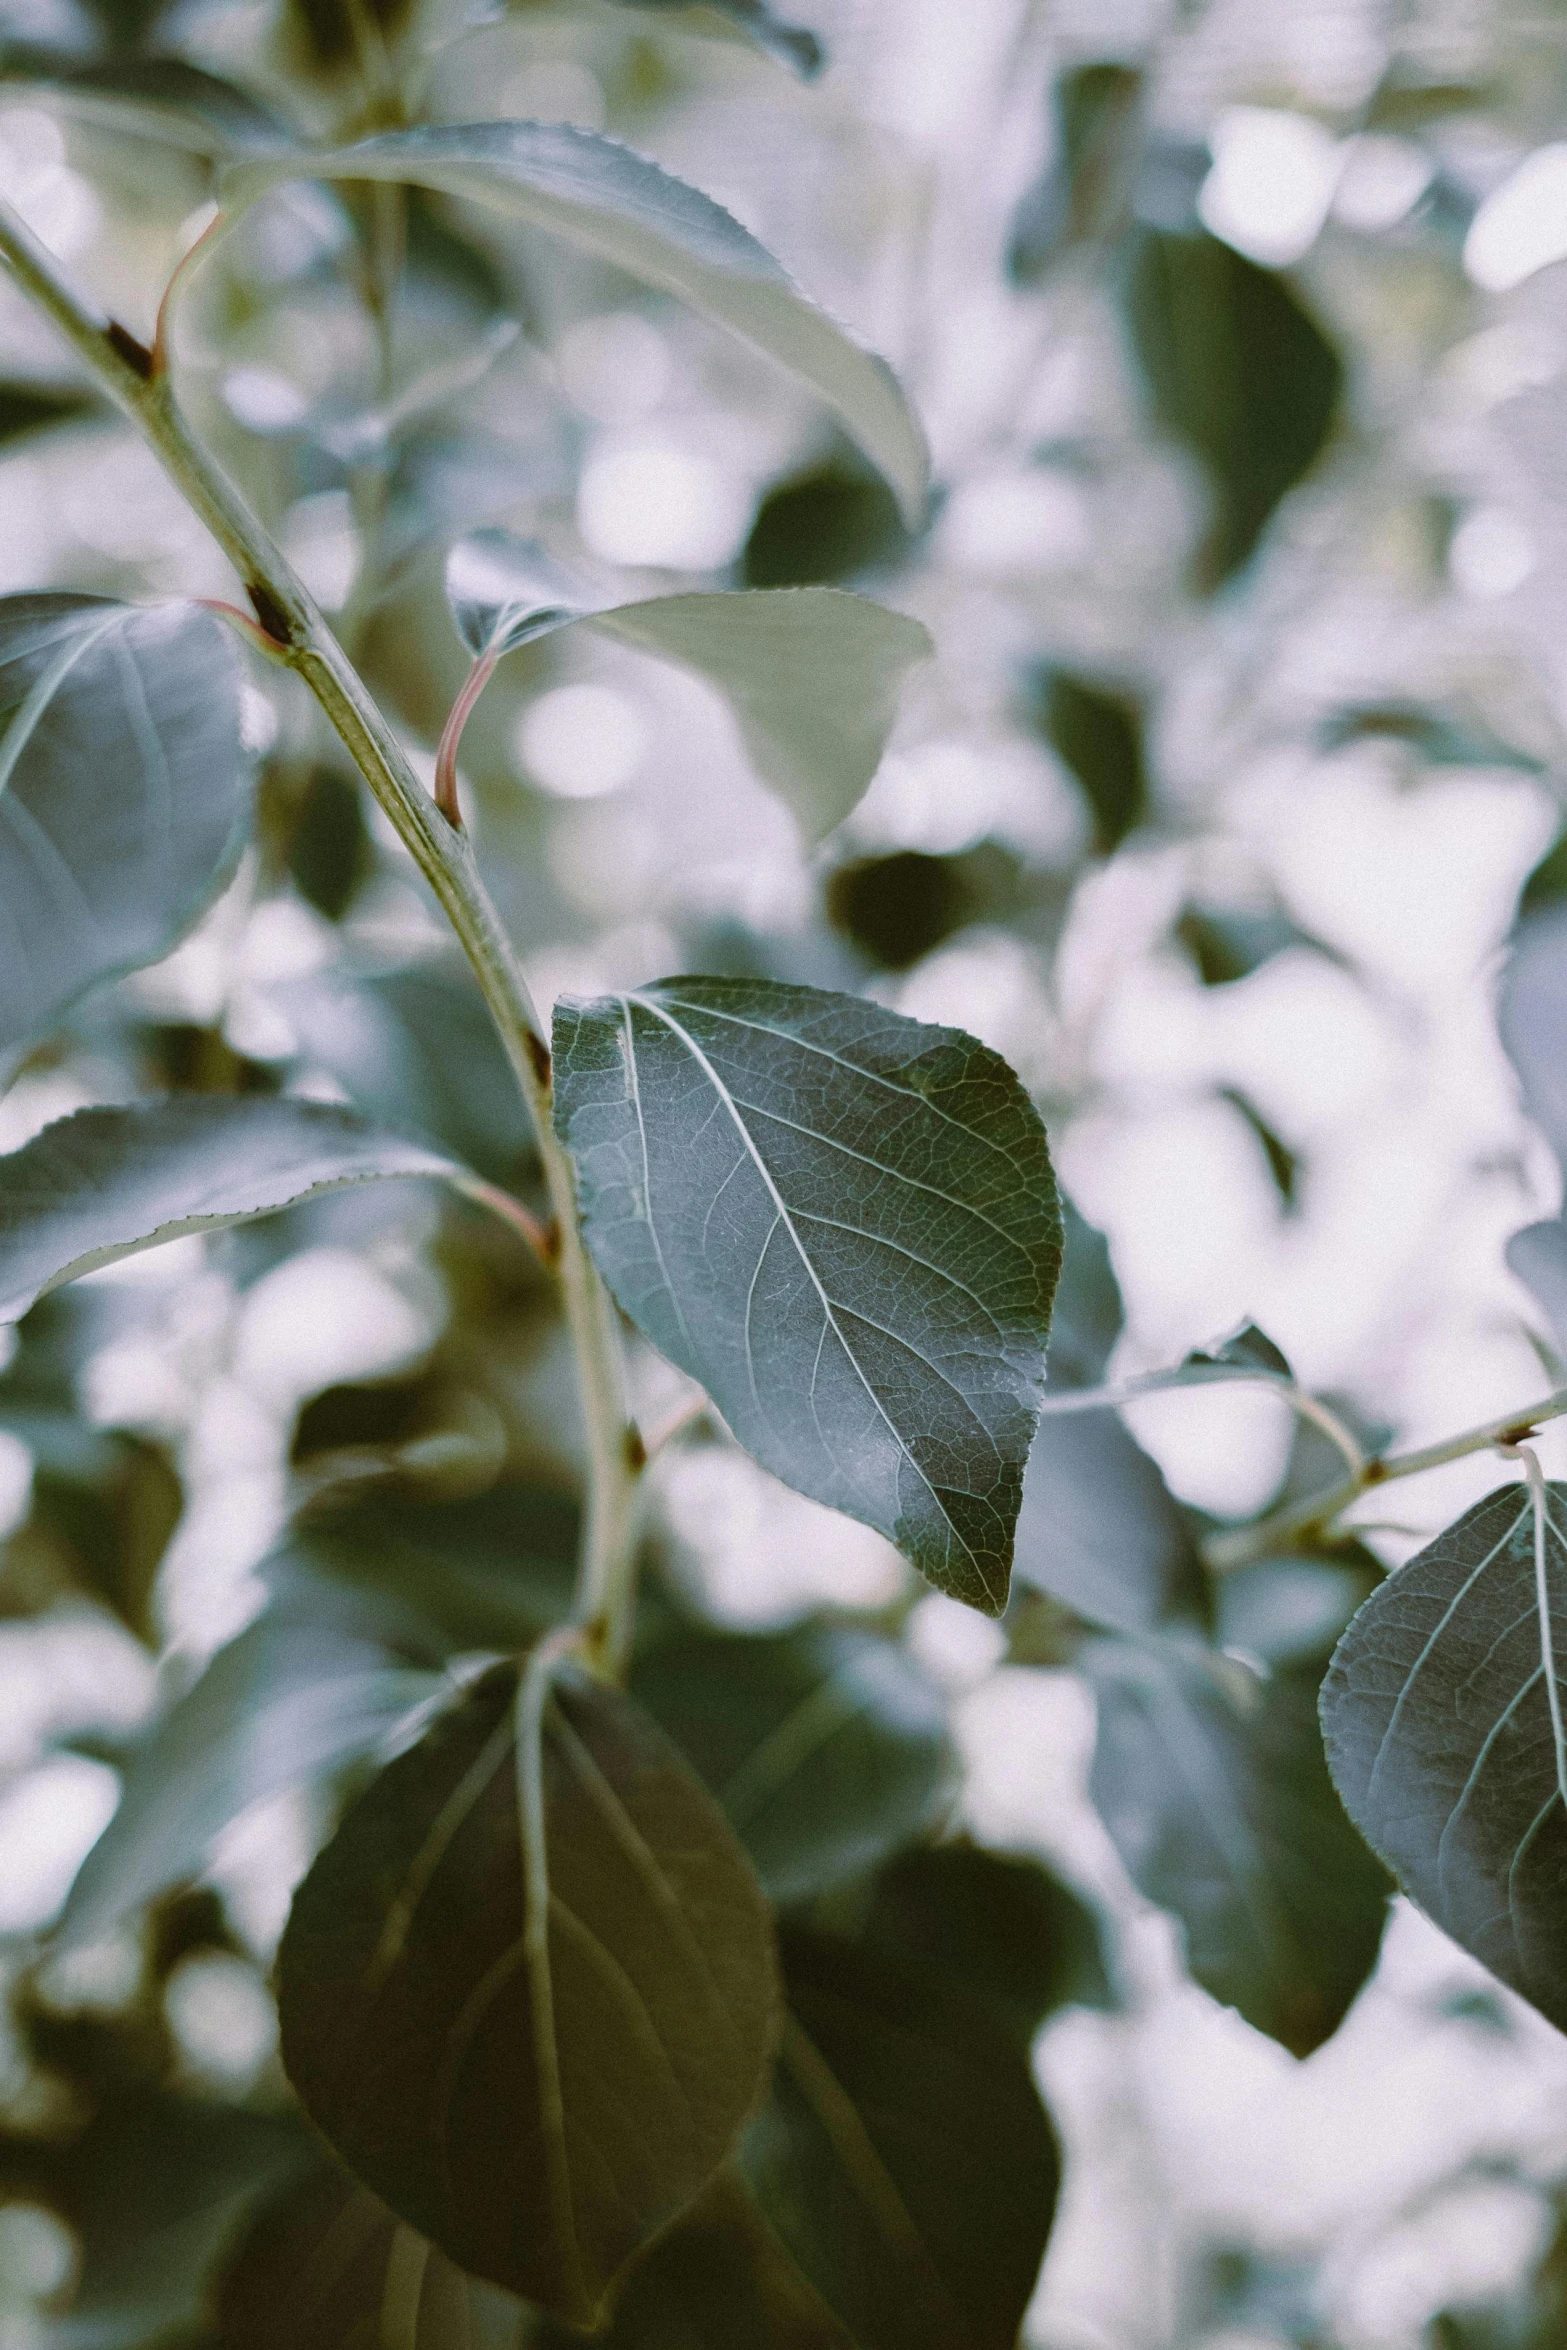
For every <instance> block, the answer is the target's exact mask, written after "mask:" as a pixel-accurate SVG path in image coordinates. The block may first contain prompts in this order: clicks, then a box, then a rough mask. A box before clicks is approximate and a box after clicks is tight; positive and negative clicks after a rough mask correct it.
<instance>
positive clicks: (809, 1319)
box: [555, 979, 1061, 1615]
mask: <svg viewBox="0 0 1567 2350" xmlns="http://www.w3.org/2000/svg"><path fill="white" fill-rule="evenodd" d="M555 1065H556V1080H555V1112H556V1122H557V1126H558V1128H559V1132H560V1135H561V1139H562V1140H563V1141H564V1142H565V1143H566V1145H567V1147H568V1148H569V1150H570V1151H571V1154H572V1157H573V1159H574V1160H575V1162H576V1166H577V1172H578V1177H579V1183H580V1190H581V1199H582V1209H583V1217H584V1224H585V1230H586V1233H587V1238H588V1243H589V1246H590V1247H591V1249H592V1250H593V1253H594V1256H595V1257H596V1259H597V1261H598V1263H599V1266H600V1268H601V1270H602V1271H603V1273H604V1276H605V1278H606V1280H607V1281H608V1282H609V1285H610V1287H611V1289H612V1290H613V1291H614V1293H615V1295H616V1297H617V1298H618V1299H619V1301H620V1303H621V1305H622V1306H623V1307H624V1308H625V1310H626V1312H627V1313H628V1314H629V1315H630V1316H631V1318H632V1320H633V1321H635V1322H636V1323H637V1325H638V1327H639V1328H640V1329H642V1330H643V1331H644V1332H645V1333H646V1335H647V1336H648V1337H649V1338H650V1339H652V1341H653V1343H654V1345H655V1346H658V1347H660V1348H661V1349H662V1351H663V1352H664V1353H665V1354H666V1355H668V1356H669V1357H670V1359H671V1360H672V1361H674V1362H676V1363H678V1364H679V1365H680V1367H681V1369H682V1370H684V1371H688V1372H689V1373H690V1374H691V1376H692V1377H693V1378H694V1379H699V1380H700V1381H701V1382H702V1384H703V1385H704V1386H705V1387H706V1388H707V1391H708V1393H709V1394H710V1395H711V1396H712V1398H713V1401H714V1403H715V1404H716V1405H717V1406H718V1409H719V1410H720V1411H721V1412H722V1413H723V1415H724V1417H725V1419H726V1420H727V1421H728V1423H729V1425H730V1427H731V1428H732V1429H733V1430H734V1433H735V1435H736V1436H737V1437H738V1438H739V1440H740V1442H741V1443H742V1444H744V1445H745V1446H746V1447H747V1448H748V1450H750V1451H751V1452H752V1453H754V1454H755V1456H756V1458H757V1459H758V1460H759V1461H761V1463H762V1464H763V1466H764V1467H765V1468H769V1469H771V1470H772V1471H773V1472H774V1473H775V1474H776V1475H777V1476H780V1477H782V1478H783V1479H784V1480H785V1482H786V1483H788V1484H790V1485H793V1486H795V1487H797V1488H798V1490H799V1491H801V1492H802V1493H807V1494H809V1495H811V1496H812V1498H813V1499H815V1500H817V1501H824V1502H827V1503H829V1504H830V1505H831V1506H832V1507H834V1508H837V1509H841V1510H844V1511H845V1512H847V1514H848V1515H849V1516H850V1517H855V1518H860V1519H863V1520H864V1522H865V1523H866V1524H867V1525H871V1526H875V1527H877V1528H879V1529H880V1531H881V1532H882V1533H884V1534H886V1535H887V1536H889V1537H890V1539H891V1540H892V1541H894V1542H896V1543H897V1544H898V1546H899V1547H900V1549H902V1550H903V1551H904V1553H905V1554H906V1556H907V1557H909V1558H910V1559H911V1560H912V1561H913V1563H914V1565H915V1566H917V1567H918V1568H919V1569H920V1571H921V1573H922V1574H924V1575H926V1576H928V1577H929V1579H930V1580H931V1581H932V1582H933V1583H935V1584H937V1585H938V1586H939V1587H940V1588H941V1589H942V1590H945V1591H948V1592H951V1593H952V1594H953V1595H954V1596H955V1597H957V1598H959V1599H962V1600H966V1601H967V1602H968V1603H969V1604H970V1605H971V1606H974V1607H979V1608H983V1609H984V1610H985V1611H986V1612H987V1613H989V1614H992V1615H995V1614H999V1613H1000V1611H1001V1609H1002V1608H1003V1607H1004V1606H1005V1605H1006V1597H1007V1584H1008V1577H1009V1574H1010V1570H1011V1563H1012V1531H1013V1526H1014V1524H1015V1522H1016V1518H1017V1511H1018V1502H1019V1497H1020V1494H1021V1490H1022V1476H1023V1463H1024V1460H1025V1459H1026V1457H1027V1453H1028V1447H1029V1442H1030V1439H1031V1438H1032V1436H1033V1433H1034V1427H1035V1422H1036V1417H1037V1411H1038V1394H1039V1384H1040V1380H1041V1377H1042V1374H1043V1370H1044V1350H1045V1341H1046V1339H1047V1337H1048V1334H1049V1328H1050V1305H1051V1299H1052V1297H1053V1295H1054V1292H1055V1285H1056V1276H1057V1272H1058V1270H1059V1266H1060V1262H1061V1218H1060V1210H1059V1207H1058V1205H1057V1201H1056V1191H1055V1182H1054V1178H1053V1176H1052V1174H1051V1171H1050V1156H1049V1152H1048V1150H1047V1148H1046V1144H1045V1134H1044V1128H1043V1127H1042V1126H1041V1125H1040V1123H1039V1120H1038V1117H1037V1116H1036V1114H1035V1112H1034V1109H1033V1106H1032V1104H1031V1103H1030V1102H1029V1100H1028V1097H1027V1095H1026V1094H1025V1093H1024V1091H1023V1088H1022V1087H1021V1085H1020V1084H1019V1083H1018V1081H1017V1079H1016V1077H1014V1075H1013V1074H1012V1072H1011V1070H1010V1069H1009V1068H1008V1067H1007V1065H1006V1063H1005V1062H1004V1061H1002V1060H1000V1059H999V1058H998V1057H997V1055H996V1054H995V1053H993V1052H990V1051H989V1050H988V1049H987V1048H986V1047H985V1046H984V1045H981V1044H978V1043H976V1042H975V1040H974V1039H973V1038H972V1037H970V1036H965V1035H964V1034H963V1033H962V1032H961V1030H958V1029H953V1028H928V1027H925V1026H923V1025H922V1024H921V1023H919V1022H917V1021H914V1020H905V1019H902V1018H900V1017H899V1016H898V1015H896V1014H895V1013H892V1012H886V1011H882V1010H881V1009H880V1008H879V1007H878V1006H876V1005H874V1004H868V1003H863V1002H861V1001H859V1000H858V999H856V998H854V997H851V996H840V995H828V994H824V993H822V992H821V991H820V990H818V989H816V988H804V987H788V986H782V985H779V984H776V983H774V982H772V981H768V980H742V979H669V980H662V981H659V982H657V983H656V984H654V985H651V986H648V987H646V988H642V989H640V990H638V991H637V992H636V993H634V994H627V995H620V996H603V997H599V998H596V999H595V1000H593V1001H591V1002H572V1001H565V1002H563V1003H561V1004H559V1005H558V1006H557V1007H556V1014H555Z"/></svg>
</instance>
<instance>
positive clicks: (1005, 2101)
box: [742, 1930, 1060, 2350]
mask: <svg viewBox="0 0 1567 2350" xmlns="http://www.w3.org/2000/svg"><path fill="white" fill-rule="evenodd" d="M783 1954H784V1971H785V1979H786V1982H787V1986H788V1993H789V2008H790V2016H789V2022H788V2024H787V2025H786V2027H785V2031H784V2040H783V2048H782V2052H781V2055H780V2058H779V2065H778V2074H777V2079H776V2081H775V2084H774V2089H773V2097H772V2101H771V2103H770V2104H769V2105H768V2107H767V2108H766V2110H765V2111H764V2113H763V2114H762V2116H761V2118H760V2119H759V2120H758V2121H757V2122H756V2124H755V2125H754V2126H753V2128H752V2129H751V2131H750V2132H749V2134H748V2136H747V2138H746V2141H745V2146H744V2149H743V2153H742V2164H743V2168H744V2171H745V2175H746V2178H747V2180H748V2182H749V2184H750V2187H751V2190H752V2192H753V2194H754V2195H755V2196H756V2198H757V2201H758V2202H759V2204H760V2205H761V2208H762V2210H763V2212H764V2213H765V2214H766V2216H767V2218H768V2220H769V2221H770V2223H771V2225H772V2227H773V2229H774V2230H775V2231H776V2233H777V2235H778V2237H779V2238H780V2240H781V2241H782V2242H783V2243H784V2244H785V2245H786V2246H787V2247H788V2249H789V2251H790V2253H791V2254H792V2255H793V2257H794V2259H795V2261H796V2263H797V2264H798V2266H799V2268H800V2269H801V2270H802V2271H803V2273H804V2274H805V2276H807V2277H808V2278H809V2279H810V2281H811V2283H812V2284H813V2285H814V2286H815V2288H816V2290H817V2291H818V2293H820V2294H821V2296H822V2298H823V2300H824V2301H826V2302H827V2303H828V2305H829V2306H830V2307H831V2308H832V2309H833V2310H834V2311H835V2312H836V2314H837V2315H838V2317H839V2318H840V2319H842V2321H843V2323H844V2324H845V2325H846V2326H847V2328H848V2330H849V2332H850V2334H851V2335H852V2337H853V2339H854V2341H855V2342H856V2344H858V2345H859V2346H860V2350H1015V2345H1016V2342H1017V2338H1018V2328H1019V2327H1020V2325H1021V2324H1022V2320H1023V2312H1024V2310H1025V2308H1026V2307H1027V2305H1028V2302H1029V2299H1030V2298H1031V2296H1032V2294H1033V2290H1034V2286H1035V2283H1036V2281H1037V2279H1038V2275H1039V2263H1040V2259H1041V2256H1042V2255H1043V2252H1044V2248H1045V2240H1046V2237H1047V2236H1048V2234H1049V2232H1050V2222H1051V2217H1052V2213H1053V2210H1054V2206H1055V2198H1056V2191H1057V2186H1058V2183H1059V2177H1060V2160H1059V2155H1058V2153H1057V2149H1056V2143H1055V2137H1054V2133H1053V2132H1052V2130H1051V2127H1050V2122H1049V2119H1048V2117H1047V2115H1046V2113H1045V2110H1044V2107H1043V2106H1042V2105H1041V2104H1040V2102H1039V2096H1038V2092H1037V2091H1036V2089H1035V2087H1034V2080H1033V2075H1032V2073H1031V2071H1030V2069H1029V2063H1028V2055H1027V2050H1026V2048H1025V2047H1024V2046H1023V2045H1021V2044H1020V2043H1019V2041H1018V2039H1017V2038H1016V2036H1015V2034H1014V2033H1013V2031H1012V2029H1011V2028H1010V2026H1009V2025H1008V2024H1006V2023H1004V2022H1002V2021H1001V2020H1000V2019H999V2018H998V2017H997V2016H996V2015H995V2014H994V2013H993V2012H992V2011H991V2009H990V2008H989V2007H987V2006H986V2005H985V2004H983V2003H982V2002H980V2001H978V2000H975V1999H972V1998H970V1997H968V1996H967V1995H966V1994H965V1992H964V1991H963V1990H962V1989H960V1988H959V1987H957V1986H955V1985H953V1984H950V1983H947V1982H944V1981H942V1980H940V1979H939V1978H937V1977H935V1976H933V1975H930V1974H927V1973H925V1972H923V1971H921V1970H918V1969H915V1968H911V1967H906V1966H903V1965H901V1964H899V1963H898V1962H897V1961H896V1960H894V1959H891V1958H888V1957H885V1956H882V1955H881V1954H880V1953H875V1952H870V1951H865V1950H861V1949H858V1948H856V1947H855V1945H854V1944H853V1943H851V1942H847V1941H840V1940H839V1939H838V1938H837V1937H835V1936H827V1935H822V1934H807V1933H804V1932H801V1931H799V1930H794V1931H790V1932H787V1933H786V1934H785V1935H784V1937H783Z"/></svg>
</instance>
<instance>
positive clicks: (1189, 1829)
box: [1082, 1641, 1389, 2056]
mask: <svg viewBox="0 0 1567 2350" xmlns="http://www.w3.org/2000/svg"><path fill="white" fill-rule="evenodd" d="M1082 1662H1083V1667H1084V1670H1085V1671H1086V1672H1087V1674H1088V1677H1089V1680H1090V1682H1091V1683H1092V1686H1093V1691H1094V1696H1095V1700H1096V1702H1097V1705H1098V1712H1099V1734H1098V1740H1097V1743H1096V1745H1095V1748H1094V1760H1093V1769H1092V1773H1091V1777H1090V1781H1089V1788H1090V1793H1091V1794H1092V1796H1093V1800H1094V1803H1095V1806H1096V1807H1097V1809H1098V1811H1099V1813H1100V1816H1101V1817H1102V1819H1103V1820H1104V1823H1105V1826H1106V1827H1107V1828H1108V1829H1109V1831H1110V1834H1111V1836H1112V1837H1113V1838H1114V1840H1115V1844H1116V1847H1117V1849H1118V1850H1119V1852H1120V1855H1121V1858H1122V1860H1123V1861H1124V1863H1125V1864H1126V1867H1127V1870H1128V1872H1129V1873H1130V1875H1131V1876H1132V1877H1133V1879H1134V1880H1135V1882H1136V1884H1137V1886H1138V1888H1139V1890H1140V1891H1141V1892H1143V1893H1144V1894H1145V1895H1146V1896H1147V1898H1148V1899H1149V1900H1150V1901H1156V1902H1158V1903H1159V1904H1160V1906H1161V1907H1162V1908H1165V1909H1170V1910H1173V1911H1174V1912H1175V1914H1176V1916H1177V1917H1178V1918H1179V1919H1180V1921H1181V1923H1182V1925H1183V1926H1184V1927H1185V1929H1186V1956H1187V1964H1188V1965H1189V1967H1190V1968H1191V1971H1192V1973H1193V1975H1194V1976H1195V1977H1196V1979H1197V1981H1198V1982H1199V1983H1201V1985H1202V1986H1203V1989H1204V1990H1205V1991H1209V1992H1211V1993H1212V1994H1213V1996H1214V1998H1215V1999H1219V2000H1223V2001H1224V2002H1225V2003H1226V2004H1228V2005H1229V2006H1232V2007H1237V2008H1239V2010H1240V2012H1241V2014H1242V2015H1243V2016H1244V2017H1245V2018H1246V2021H1247V2022H1248V2023H1249V2024H1253V2025H1255V2026H1256V2028H1257V2030H1258V2031H1260V2032H1267V2033H1269V2034H1270V2035H1271V2037H1272V2038H1273V2039H1275V2040H1279V2041H1281V2042H1282V2043H1283V2045H1284V2046H1285V2047H1286V2048H1288V2049H1290V2050H1291V2051H1292V2052H1293V2053H1294V2054H1295V2055H1297V2056H1306V2055H1309V2054H1310V2052H1311V2050H1312V2049H1313V2048H1316V2047H1319V2046H1320V2045H1321V2043H1322V2042H1323V2041H1324V2040H1326V2039H1327V2038H1328V2037H1329V2036H1330V2035H1331V2034H1332V2033H1333V2032H1334V2031H1336V2030H1337V2028H1338V2026H1339V2024H1340V2022H1341V2021H1342V2020H1343V2017H1344V2014H1345V2012H1346V2010H1347V2009H1348V2007H1349V2003H1350V2001H1351V2000H1352V1999H1353V1998H1354V1996H1355V1994H1356V1992H1357V1991H1358V1990H1359V1989H1360V1986H1361V1984H1362V1983H1363V1982H1364V1981H1365V1979H1366V1977H1367V1975H1368V1974H1369V1973H1370V1972H1371V1969H1372V1967H1373V1965H1374V1964H1375V1962H1376V1955H1377V1947H1378V1944H1379V1942H1380V1940H1381V1936H1382V1927H1383V1921H1384V1918H1385V1915H1386V1910H1387V1896H1388V1892H1389V1886H1388V1882H1387V1879H1386V1877H1385V1876H1384V1875H1383V1872H1382V1870H1381V1869H1380V1868H1379V1867H1378V1866H1377V1864H1376V1862H1375V1861H1374V1860H1373V1859H1372V1858H1371V1856H1370V1854H1369V1853H1368V1852H1367V1851H1366V1849H1365V1847H1364V1845H1362V1844H1361V1843H1360V1842H1359V1840H1358V1839H1357V1838H1356V1837H1355V1836H1354V1835H1353V1834H1352V1833H1351V1832H1350V1829H1349V1825H1348V1822H1347V1821H1346V1820H1345V1818H1344V1815H1343V1812H1342V1811H1341V1809H1340V1808H1339V1805H1338V1803H1337V1802H1336V1801H1335V1799H1334V1794H1333V1788H1332V1785H1331V1783H1330V1781H1329V1779H1328V1774H1327V1768H1326V1765H1325V1763H1324V1761H1323V1757H1322V1741H1321V1738H1320V1735H1319V1734H1318V1730H1317V1721H1316V1694H1317V1683H1318V1678H1319V1671H1320V1668H1317V1667H1314V1666H1313V1665H1311V1664H1299V1665H1281V1666H1280V1667H1279V1668H1278V1669H1277V1670H1276V1671H1275V1672H1274V1673H1273V1674H1272V1675H1271V1676H1270V1678H1269V1679H1268V1680H1267V1681H1266V1682H1262V1681H1258V1680H1257V1679H1256V1678H1255V1677H1254V1676H1253V1675H1252V1674H1250V1673H1249V1672H1248V1671H1247V1669H1246V1667H1245V1666H1243V1665H1240V1664H1237V1663H1235V1662H1233V1661H1231V1660H1228V1659H1220V1658H1215V1657H1214V1656H1212V1655H1211V1654H1205V1653H1204V1652H1203V1651H1201V1650H1199V1649H1196V1648H1192V1649H1185V1648H1179V1647H1177V1646H1175V1645H1174V1644H1173V1643H1169V1644H1163V1645H1160V1646H1157V1647H1156V1646H1154V1645H1153V1644H1148V1645H1146V1646H1143V1645H1138V1646H1133V1645H1132V1644H1130V1643H1116V1644H1114V1645H1112V1644H1111V1643H1110V1642H1108V1641H1104V1642H1096V1643H1095V1644H1094V1645H1093V1646H1092V1647H1091V1648H1089V1649H1087V1650H1086V1651H1085V1652H1084V1654H1083V1659H1082Z"/></svg>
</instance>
